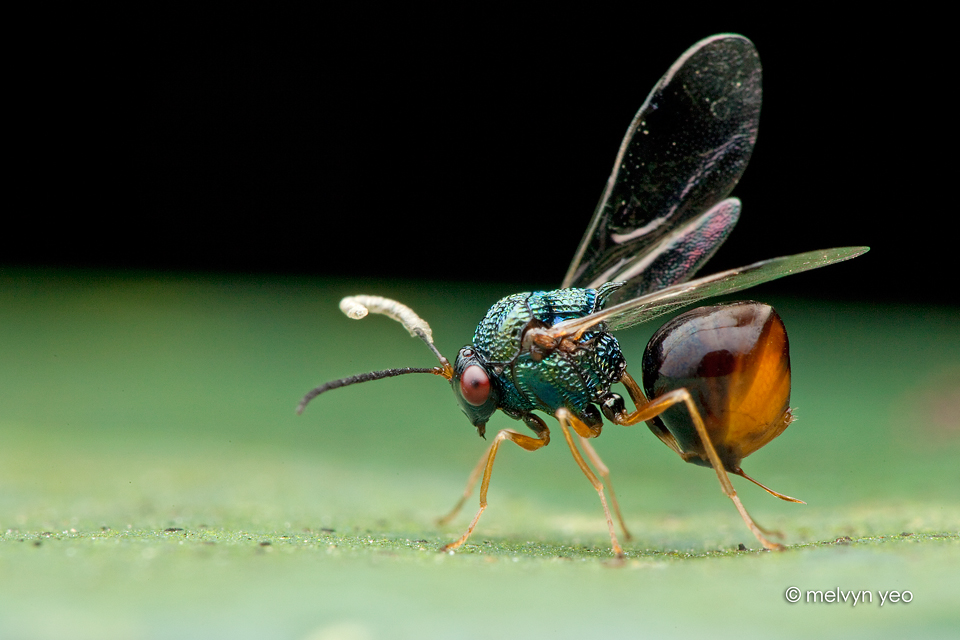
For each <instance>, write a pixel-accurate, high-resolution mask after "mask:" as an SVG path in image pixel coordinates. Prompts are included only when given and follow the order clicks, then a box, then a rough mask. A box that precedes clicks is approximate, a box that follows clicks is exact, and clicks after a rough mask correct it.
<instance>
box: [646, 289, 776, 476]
mask: <svg viewBox="0 0 960 640" xmlns="http://www.w3.org/2000/svg"><path fill="white" fill-rule="evenodd" d="M643 386H644V390H645V391H646V393H647V394H648V396H649V397H650V398H656V397H659V396H661V395H663V394H664V393H667V392H669V391H673V390H676V389H680V388H685V389H686V390H687V391H688V392H690V395H691V397H692V399H693V402H694V404H695V405H696V406H697V409H698V410H699V412H700V415H701V417H702V418H703V420H704V423H705V426H706V428H707V432H708V433H709V434H710V438H711V440H712V442H713V444H714V446H715V447H716V449H717V453H718V454H719V456H720V459H721V460H722V461H723V464H724V466H725V467H726V468H727V470H729V471H738V470H739V469H740V461H741V460H742V459H743V458H745V457H746V456H748V455H750V454H751V453H753V452H754V451H756V450H757V449H759V448H760V447H762V446H763V445H765V444H767V443H768V442H770V441H771V440H773V439H774V438H776V437H777V436H778V435H780V434H781V433H782V432H783V430H784V429H786V428H787V425H789V424H790V422H791V420H792V415H791V413H790V409H789V403H790V352H789V345H788V342H787V332H786V329H785V328H784V326H783V321H782V320H781V319H780V316H779V315H777V312H776V311H774V310H773V308H772V307H770V306H768V305H765V304H761V303H758V302H735V303H731V304H722V305H717V306H713V307H703V308H700V309H694V310H693V311H689V312H687V313H685V314H683V315H680V316H678V317H676V318H674V319H673V320H672V321H670V322H668V323H667V324H665V325H664V326H663V327H662V328H661V329H660V330H659V331H657V333H656V334H654V336H653V338H651V339H650V342H649V344H648V345H647V349H646V351H645V353H644V356H643ZM658 420H662V422H661V423H659V426H661V427H664V426H665V427H666V429H667V430H668V431H669V432H670V434H672V436H673V437H674V438H675V439H676V441H677V444H678V445H679V447H680V450H681V451H682V452H683V453H684V459H686V460H687V461H688V462H694V463H696V464H704V465H706V466H709V462H707V456H706V453H705V451H704V448H703V443H702V442H701V441H700V437H699V436H698V435H697V432H696V427H695V426H694V424H693V422H692V421H691V419H690V414H689V411H687V409H686V407H685V406H683V405H682V404H681V405H676V406H673V407H671V408H669V409H667V410H666V411H665V412H664V413H663V414H661V416H660V417H659V418H658Z"/></svg>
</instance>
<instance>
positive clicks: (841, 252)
mask: <svg viewBox="0 0 960 640" xmlns="http://www.w3.org/2000/svg"><path fill="white" fill-rule="evenodd" d="M761 95H762V93H761V66H760V59H759V57H758V55H757V51H756V49H755V48H754V46H753V43H751V42H750V41H749V40H748V39H746V38H744V37H743V36H739V35H734V34H721V35H715V36H712V37H709V38H706V39H705V40H701V41H700V42H698V43H697V44H695V45H693V47H691V48H690V49H689V50H687V51H686V53H684V54H683V55H682V56H681V57H680V58H679V59H678V60H677V61H676V62H675V63H674V64H673V66H671V67H670V69H669V70H668V71H667V73H666V75H664V76H663V78H661V79H660V81H659V82H658V83H657V85H656V86H655V87H654V88H653V91H652V92H651V93H650V95H649V96H648V97H647V100H646V101H645V102H644V103H643V106H641V107H640V110H639V111H638V113H637V115H636V116H635V117H634V119H633V122H632V123H631V124H630V127H629V129H628V130H627V134H626V136H625V137H624V140H623V143H622V145H621V147H620V151H619V153H618V154H617V158H616V162H615V163H614V166H613V172H612V173H611V174H610V178H609V180H608V181H607V185H606V188H605V189H604V191H603V194H602V196H601V198H600V202H599V204H598V206H597V209H596V211H595V213H594V215H593V218H592V220H591V222H590V225H589V226H588V227H587V231H586V233H585V234H584V237H583V240H582V241H581V243H580V246H579V248H578V249H577V252H576V254H575V255H574V258H573V261H572V262H571V264H570V268H569V270H568V271H567V275H566V277H565V278H564V279H563V282H562V284H561V288H560V289H556V290H554V291H534V292H528V293H518V294H514V295H511V296H507V297H506V298H503V299H502V300H500V301H499V302H497V303H496V304H494V305H493V306H492V307H491V308H490V310H489V311H488V312H487V314H486V316H484V318H483V319H482V320H481V321H480V324H479V325H478V326H477V330H476V332H475V333H474V336H473V342H472V344H470V345H468V346H466V347H464V348H462V349H461V350H460V352H459V353H458V354H457V358H456V361H455V362H454V363H453V364H452V365H451V364H450V362H449V361H448V360H447V359H446V358H444V357H443V355H441V353H440V352H439V351H438V350H437V348H436V346H435V345H434V343H433V337H432V333H431V330H430V326H429V325H428V324H427V323H426V322H425V321H424V320H422V319H421V318H420V317H419V316H417V315H416V314H415V313H414V312H413V311H412V310H411V309H410V308H408V307H406V306H404V305H402V304H401V303H399V302H397V301H395V300H390V299H387V298H381V297H378V296H354V297H350V298H344V299H343V300H342V301H341V303H340V308H341V310H342V311H343V312H344V313H346V314H347V315H348V316H349V317H352V318H362V317H364V316H365V315H367V313H368V312H374V313H380V314H384V315H387V316H389V317H391V318H393V319H395V320H397V321H399V322H401V323H402V324H403V325H404V327H406V329H407V330H408V331H409V332H410V334H411V335H414V336H417V337H419V338H420V339H421V340H423V341H424V342H425V343H426V344H427V346H428V347H429V348H430V349H431V350H432V351H433V353H434V355H435V356H436V357H437V359H438V360H439V361H440V366H438V367H431V368H399V369H386V370H383V371H373V372H370V373H364V374H360V375H356V376H351V377H348V378H343V379H340V380H335V381H333V382H328V383H326V384H324V385H321V386H319V387H317V388H315V389H313V390H312V391H310V392H309V393H308V394H307V395H306V396H305V397H304V398H303V400H302V401H301V402H300V406H299V407H298V409H297V412H298V413H300V412H302V411H303V409H304V407H305V406H306V405H307V403H308V402H310V401H311V400H312V399H313V398H315V397H316V396H318V395H320V394H321V393H323V392H325V391H328V390H330V389H335V388H338V387H342V386H346V385H350V384H355V383H357V382H366V381H369V380H378V379H380V378H386V377H392V376H397V375H402V374H407V373H433V374H436V375H439V376H442V377H444V378H446V379H447V380H449V381H450V384H451V386H452V387H453V393H454V396H455V397H456V399H457V402H458V403H459V405H460V408H461V409H462V410H463V412H464V414H466V416H467V418H468V419H469V420H470V422H471V423H472V424H473V425H474V426H475V427H476V429H477V431H478V433H479V434H480V435H481V436H485V431H486V424H487V421H488V420H489V419H490V417H491V415H493V413H494V412H495V411H496V410H498V409H499V410H501V411H502V412H503V413H505V414H506V415H508V416H509V417H511V418H513V419H515V420H520V421H522V422H523V423H524V424H526V425H527V427H529V428H530V430H531V431H532V432H533V435H532V436H531V435H526V434H523V433H519V432H517V431H514V430H512V429H502V430H500V431H499V432H498V433H497V435H496V437H495V438H494V439H493V442H492V443H491V444H490V446H489V447H488V448H487V450H486V451H485V452H484V454H483V455H482V456H481V457H480V460H479V461H478V463H477V465H476V467H475V468H474V470H473V472H472V473H471V474H470V478H469V480H468V481H467V487H466V489H465V491H464V493H463V496H462V497H461V498H460V501H459V502H458V503H457V505H456V506H455V507H454V509H453V511H452V512H451V513H450V514H448V515H447V516H446V517H445V518H443V519H442V520H441V522H446V521H448V520H449V519H451V518H452V517H453V516H454V515H455V514H456V513H458V511H459V509H460V507H461V506H462V505H463V503H464V501H465V500H466V499H467V498H468V497H469V496H470V495H471V493H472V491H473V488H474V486H475V484H476V482H477V480H478V479H480V477H481V474H482V481H481V484H480V508H479V510H478V511H477V514H476V516H474V518H473V521H472V522H471V523H470V525H469V527H467V530H466V531H465V532H464V534H463V535H462V536H461V537H460V538H459V539H458V540H456V541H454V542H452V543H450V544H448V545H446V546H445V547H444V548H443V549H444V550H454V549H456V548H458V547H460V546H461V545H462V544H464V542H466V541H467V539H468V538H469V537H470V534H471V533H472V532H473V529H474V527H475V526H476V524H477V521H478V520H479V519H480V516H481V515H482V514H483V511H484V510H485V509H486V507H487V488H488V486H489V484H490V477H491V473H492V471H493V464H494V460H495V459H496V456H497V452H498V450H499V448H500V445H501V444H502V443H503V442H505V441H510V442H513V443H514V444H516V445H518V446H520V447H521V448H522V449H525V450H527V451H536V450H537V449H540V448H541V447H544V446H546V445H547V444H548V443H549V442H550V430H549V429H548V427H547V424H546V423H545V422H544V420H543V419H542V418H541V417H539V416H538V415H537V414H536V413H534V412H535V411H540V412H543V413H545V414H548V415H552V416H553V417H555V418H556V420H557V421H558V423H559V424H560V428H561V430H562V432H563V436H564V439H565V440H566V442H567V445H568V446H569V448H570V451H571V453H572V454H573V457H574V460H575V461H576V463H577V465H578V466H579V467H580V469H581V471H583V473H584V475H586V477H587V479H588V480H589V481H590V483H591V484H592V485H593V487H594V489H596V491H597V494H598V495H599V496H600V503H601V505H602V506H603V511H604V514H605V516H606V520H607V526H608V528H609V531H610V541H611V544H612V547H613V552H614V553H615V554H616V555H617V556H618V557H623V549H622V547H621V546H620V543H619V541H618V540H617V534H616V531H615V529H614V525H613V518H612V516H611V509H610V507H609V506H608V504H607V498H606V495H605V491H604V484H606V489H607V490H608V491H609V493H610V499H611V503H612V506H613V512H614V513H615V514H616V516H617V519H618V520H619V522H620V526H621V529H622V530H623V532H624V535H625V536H626V537H627V538H629V537H630V533H629V531H628V530H627V528H626V526H625V525H624V522H623V517H622V515H621V513H620V508H619V506H618V505H617V502H616V497H615V494H614V492H613V488H612V485H611V484H610V476H609V471H608V469H607V466H606V465H605V464H604V463H603V461H602V460H601V459H600V456H599V455H598V454H597V452H596V450H595V449H594V448H593V446H592V445H591V443H590V440H591V439H593V438H596V437H597V436H599V435H600V432H601V430H602V428H603V418H604V417H606V419H607V420H609V421H610V422H613V423H614V424H619V425H625V426H626V425H633V424H637V423H638V422H646V423H647V426H648V427H649V428H650V430H651V431H653V433H654V435H656V436H657V438H659V439H660V440H661V441H662V442H663V443H664V444H666V445H667V446H668V447H670V448H671V449H673V450H674V451H675V452H677V454H679V455H680V457H681V458H682V459H683V460H685V461H687V462H691V463H693V464H698V465H702V466H706V467H710V468H712V469H714V471H715V472H716V474H717V478H718V480H719V481H720V486H721V488H722V490H723V492H724V493H725V494H726V495H727V496H728V497H729V498H730V499H731V500H732V501H733V503H734V505H735V506H736V508H737V510H738V511H739V513H740V515H741V517H742V518H743V520H744V522H745V523H746V525H747V527H749V529H750V531H752V532H753V534H754V536H756V538H757V540H758V541H759V542H760V543H761V544H762V545H763V546H764V547H766V548H768V549H780V548H782V545H780V544H778V543H775V542H772V541H771V540H770V539H769V538H768V537H767V536H770V535H780V534H779V533H778V532H771V531H767V530H765V529H763V528H761V527H760V526H759V525H758V524H757V523H756V522H754V520H753V518H751V517H750V515H749V514H748V513H747V511H746V509H745V508H744V507H743V504H742V503H741V501H740V498H739V497H738V496H737V492H736V491H735V490H734V488H733V484H732V483H731V481H730V478H729V477H728V474H730V473H732V474H736V475H739V476H742V477H744V478H746V479H747V480H749V481H751V482H753V483H755V484H757V485H759V486H760V487H762V488H763V489H764V490H766V491H767V492H768V493H770V494H772V495H774V496H776V497H778V498H781V499H783V500H787V501H792V502H800V500H796V499H795V498H790V497H788V496H785V495H783V494H780V493H777V492H776V491H773V490H771V489H768V488H767V487H765V486H763V485H762V484H760V483H759V482H757V481H756V480H754V479H753V478H751V477H749V476H748V475H747V474H745V473H744V472H743V470H742V469H741V468H740V462H741V461H742V460H743V458H745V457H746V456H748V455H749V454H751V453H753V452H754V451H756V450H757V449H759V448H760V447H762V446H763V445H765V444H767V443H768V442H770V441H771V440H772V439H774V438H775V437H777V436H778V435H780V433H782V432H783V430H784V429H786V427H787V426H788V425H789V424H790V422H791V421H792V419H793V416H792V413H791V409H790V407H789V401H790V356H789V346H788V341H787V333H786V329H785V328H784V325H783V322H782V320H781V319H780V317H779V316H778V315H777V313H776V312H775V311H774V310H773V309H772V308H771V307H769V306H767V305H765V304H761V303H759V302H737V303H731V304H721V305H717V306H713V307H704V308H698V309H694V310H693V311H689V312H687V313H684V314H682V315H680V316H677V317H676V318H674V319H673V320H671V321H669V322H668V323H667V324H665V325H664V326H663V327H662V328H660V330H659V331H657V332H656V333H655V335H654V336H653V338H651V340H650V342H649V343H648V345H647V348H646V350H645V352H644V355H643V361H642V362H643V364H642V373H643V375H642V381H643V386H642V387H641V385H640V384H639V383H638V382H637V381H636V380H635V379H634V378H633V376H631V375H630V374H629V373H627V365H626V360H625V359H624V356H623V354H622V353H621V350H620V346H619V344H618V343H617V340H616V338H615V337H614V336H613V334H612V332H615V331H618V330H620V329H626V328H628V327H631V326H633V325H635V324H638V323H641V322H645V321H647V320H651V319H653V318H656V317H658V316H661V315H664V314H667V313H670V312H672V311H674V310H676V309H679V308H681V307H684V306H687V305H691V304H693V303H696V302H698V301H700V300H703V299H705V298H709V297H712V296H717V295H721V294H727V293H733V292H736V291H740V290H743V289H746V288H749V287H752V286H754V285H757V284H760V283H762V282H766V281H769V280H773V279H776V278H780V277H782V276H786V275H789V274H793V273H799V272H801V271H807V270H809V269H815V268H818V267H822V266H825V265H828V264H832V263H834V262H840V261H842V260H848V259H850V258H854V257H856V256H859V255H861V254H863V253H865V252H866V251H867V250H868V248H867V247H845V248H838V249H825V250H820V251H811V252H807V253H801V254H797V255H792V256H785V257H780V258H773V259H771V260H764V261H761V262H757V263H754V264H751V265H748V266H745V267H740V268H738V269H731V270H728V271H723V272H720V273H716V274H714V275H711V276H706V277H702V278H698V279H695V280H688V279H689V278H690V277H691V276H692V275H693V274H694V273H695V272H696V271H697V270H698V269H699V268H700V267H701V266H702V265H703V264H704V263H705V262H706V261H707V260H709V259H710V257H711V256H713V254H714V253H715V252H716V251H717V249H718V248H719V247H720V245H721V244H722V243H723V241H724V240H725V239H726V238H727V236H728V235H729V234H730V232H731V231H732V230H733V227H734V225H735V224H736V222H737V219H738V217H739V214H740V201H739V200H738V199H736V198H728V197H727V196H728V195H729V194H730V192H731V191H732V190H733V188H734V186H735V185H736V183H737V181H738V180H739V179H740V176H741V175H742V174H743V171H744V169H745V168H746V165H747V162H748V161H749V159H750V155H751V153H752V151H753V146H754V143H755V141H756V137H757V128H758V122H759V116H760V103H761ZM616 383H620V384H622V385H623V386H624V387H625V388H626V391H627V394H628V395H629V397H630V400H631V401H632V403H633V405H634V409H633V410H632V411H630V410H628V409H627V407H626V403H625V402H624V399H623V397H622V396H621V395H619V394H617V393H613V392H612V391H611V390H610V389H611V387H612V386H613V385H614V384H616ZM574 435H576V436H577V438H575V437H574ZM578 441H579V445H580V446H579V447H578ZM580 447H582V448H583V451H584V453H585V454H586V459H585V457H584V455H583V454H581V452H580ZM587 459H589V460H590V462H591V463H592V464H593V467H594V468H595V469H596V470H597V472H598V473H599V475H600V476H601V477H602V478H603V480H604V481H603V482H602V481H601V480H600V478H598V477H597V473H594V471H593V470H592V469H591V468H590V465H589V464H588V463H587Z"/></svg>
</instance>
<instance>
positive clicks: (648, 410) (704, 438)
mask: <svg viewBox="0 0 960 640" xmlns="http://www.w3.org/2000/svg"><path fill="white" fill-rule="evenodd" d="M621 381H622V382H623V384H624V386H626V388H627V391H628V392H629V394H630V398H631V399H632V400H633V402H634V404H635V405H636V407H637V410H636V411H634V412H633V413H623V414H621V415H620V416H618V418H617V420H616V422H617V424H622V425H633V424H636V423H638V422H644V421H646V420H650V419H652V418H655V417H657V416H658V415H660V414H661V413H663V412H664V411H666V410H667V409H669V408H670V407H672V406H673V405H675V404H680V403H683V404H684V405H686V407H687V411H688V412H689V413H690V417H691V418H692V419H693V424H694V426H695V427H696V429H697V434H698V435H699V436H700V441H701V442H702V443H703V448H704V450H705V451H706V454H707V458H708V459H709V460H710V464H711V465H712V466H713V470H714V471H715V472H716V473H717V479H718V480H719V481H720V488H721V489H722V490H723V492H724V493H725V494H726V495H727V497H728V498H730V500H732V501H733V504H734V506H736V508H737V511H739V512H740V517H741V518H743V521H744V522H745V523H746V524H747V527H748V528H749V529H750V531H752V532H753V535H754V536H756V538H757V540H759V541H760V544H762V545H763V546H764V547H766V548H767V549H777V550H782V549H783V545H781V544H777V543H776V542H771V541H770V540H768V539H767V538H766V537H765V536H764V535H763V534H764V532H765V530H764V529H762V528H761V527H760V526H759V525H758V524H757V523H756V522H754V520H753V518H751V517H750V514H749V513H747V510H746V509H745V508H744V506H743V503H742V502H740V498H739V497H738V496H737V492H736V490H734V488H733V483H732V482H730V477H729V476H728V475H727V471H726V469H724V467H723V463H722V462H721V461H720V456H718V455H717V450H716V449H715V448H714V446H713V442H712V441H711V440H710V435H709V434H708V433H707V427H706V425H704V423H703V418H702V417H701V416H700V412H699V411H698V410H697V407H696V405H694V404H693V399H692V398H691V397H690V393H689V392H688V391H687V390H686V389H677V390H675V391H670V392H668V393H665V394H663V395H662V396H660V397H659V398H656V399H654V400H649V401H648V400H647V399H646V397H645V396H644V395H643V392H642V391H641V390H640V386H639V385H638V384H637V382H636V381H635V380H634V379H633V378H632V377H631V376H630V374H628V373H626V372H625V373H624V374H623V379H622V380H621ZM660 439H661V440H663V441H664V442H665V443H666V444H667V445H668V446H670V448H672V449H673V450H674V451H676V452H677V453H681V454H682V452H681V451H680V449H679V447H678V446H677V444H676V441H673V443H672V444H671V442H668V441H667V440H665V439H664V438H663V437H662V436H660ZM671 440H672V438H671Z"/></svg>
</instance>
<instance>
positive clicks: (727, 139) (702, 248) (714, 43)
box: [562, 34, 762, 302]
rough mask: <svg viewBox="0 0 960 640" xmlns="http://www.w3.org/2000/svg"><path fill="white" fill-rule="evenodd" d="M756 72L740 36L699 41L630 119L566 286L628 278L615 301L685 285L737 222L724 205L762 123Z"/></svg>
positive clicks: (729, 203)
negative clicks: (677, 284)
mask: <svg viewBox="0 0 960 640" xmlns="http://www.w3.org/2000/svg"><path fill="white" fill-rule="evenodd" d="M761 97H762V94H761V68H760V59H759V57H758V55H757V51H756V49H755V48H754V46H753V43H751V42H750V41H749V40H747V39H746V38H744V37H743V36H739V35H733V34H722V35H716V36H712V37H710V38H707V39H705V40H701V41H700V42H698V43H697V44H695V45H694V46H693V47H691V48H690V49H689V50H687V52H686V53H684V54H683V55H682V56H681V57H680V59H679V60H677V61H676V62H675V63H674V64H673V66H672V67H670V70H669V71H667V73H666V75H664V76H663V78H661V79H660V82H658V83H657V85H656V86H655V87H654V88H653V91H652V92H651V93H650V95H649V96H648V97H647V100H646V102H644V103H643V106H641V107H640V111H638V112H637V115H636V116H635V117H634V119H633V122H632V123H631V124H630V128H629V129H627V134H626V136H625V137H624V140H623V143H622V145H621V146H620V152H619V153H618V155H617V159H616V162H615V163H614V165H613V172H612V173H611V174H610V178H609V180H608V181H607V186H606V188H605V189H604V192H603V195H602V196H601V198H600V202H599V204H598V205H597V209H596V211H595V212H594V215H593V219H592V220H591V222H590V226H589V227H588V228H587V231H586V234H585V235H584V237H583V240H582V241H581V242H580V247H579V249H578V250H577V253H576V255H575V256H574V259H573V262H572V263H571V264H570V268H569V270H568V271H567V275H566V277H565V278H564V280H563V284H562V286H563V287H597V286H599V285H600V284H603V283H604V282H611V281H614V280H625V281H626V284H625V285H624V286H623V287H622V288H621V289H620V290H619V291H618V292H617V293H615V294H614V298H613V299H612V302H615V301H617V300H626V299H631V298H636V297H638V296H642V295H644V294H647V293H650V292H652V291H656V290H658V289H661V288H663V287H666V286H669V285H672V284H675V283H677V282H683V281H684V280H686V279H687V278H689V277H691V276H692V275H693V274H694V273H695V272H696V270H697V269H699V268H700V266H702V265H703V263H705V262H706V261H707V260H708V259H709V258H710V257H711V256H712V255H713V254H714V252H715V251H716V250H717V249H718V248H719V246H720V244H721V243H722V242H723V241H724V240H725V239H726V238H727V236H728V235H729V233H730V231H731V230H732V229H733V226H734V224H735V223H736V221H737V217H738V215H739V211H740V202H739V200H737V199H736V198H729V199H726V200H724V198H726V197H727V195H729V193H730V192H731V191H732V190H733V187H734V186H735V185H736V184H737V181H738V180H739V179H740V176H741V175H742V174H743V170H744V169H745V168H746V166H747V162H748V161H749V159H750V154H751V153H752V151H753V145H754V142H755V141H756V139H757V127H758V124H759V120H760V102H761Z"/></svg>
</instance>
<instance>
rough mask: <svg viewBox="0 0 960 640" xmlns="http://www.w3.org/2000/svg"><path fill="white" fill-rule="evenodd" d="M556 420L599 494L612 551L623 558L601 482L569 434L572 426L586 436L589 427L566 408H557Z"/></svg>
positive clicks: (576, 458)
mask: <svg viewBox="0 0 960 640" xmlns="http://www.w3.org/2000/svg"><path fill="white" fill-rule="evenodd" d="M557 420H558V421H559V422H560V427H561V428H562V429H563V437H564V438H566V440H567V445H569V446H570V452H571V453H572V454H573V459H574V460H575V461H576V462H577V466H579V467H580V470H581V471H583V475H585V476H587V480H589V481H590V484H592V485H593V488H594V489H596V490H597V494H598V495H599V496H600V504H601V505H603V513H604V515H605V516H606V517H607V528H608V529H609V530H610V543H611V545H612V546H613V552H614V554H616V556H617V559H623V549H622V548H621V547H620V542H618V541H617V534H616V532H615V531H614V530H613V518H611V517H610V509H609V508H608V507H607V498H606V496H605V495H604V493H603V483H602V482H600V480H599V479H598V478H597V476H596V475H595V474H594V473H593V471H591V470H590V467H589V466H587V463H586V461H585V460H584V459H583V456H581V455H580V450H579V449H577V445H576V443H575V442H574V441H573V436H572V435H570V427H573V429H574V431H576V432H577V435H579V436H581V438H583V437H587V436H586V435H585V434H590V433H591V430H590V427H588V426H587V425H585V424H584V423H583V422H582V421H581V420H580V419H579V418H577V417H576V416H575V415H573V414H572V413H570V412H569V411H567V410H566V409H558V410H557Z"/></svg>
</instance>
